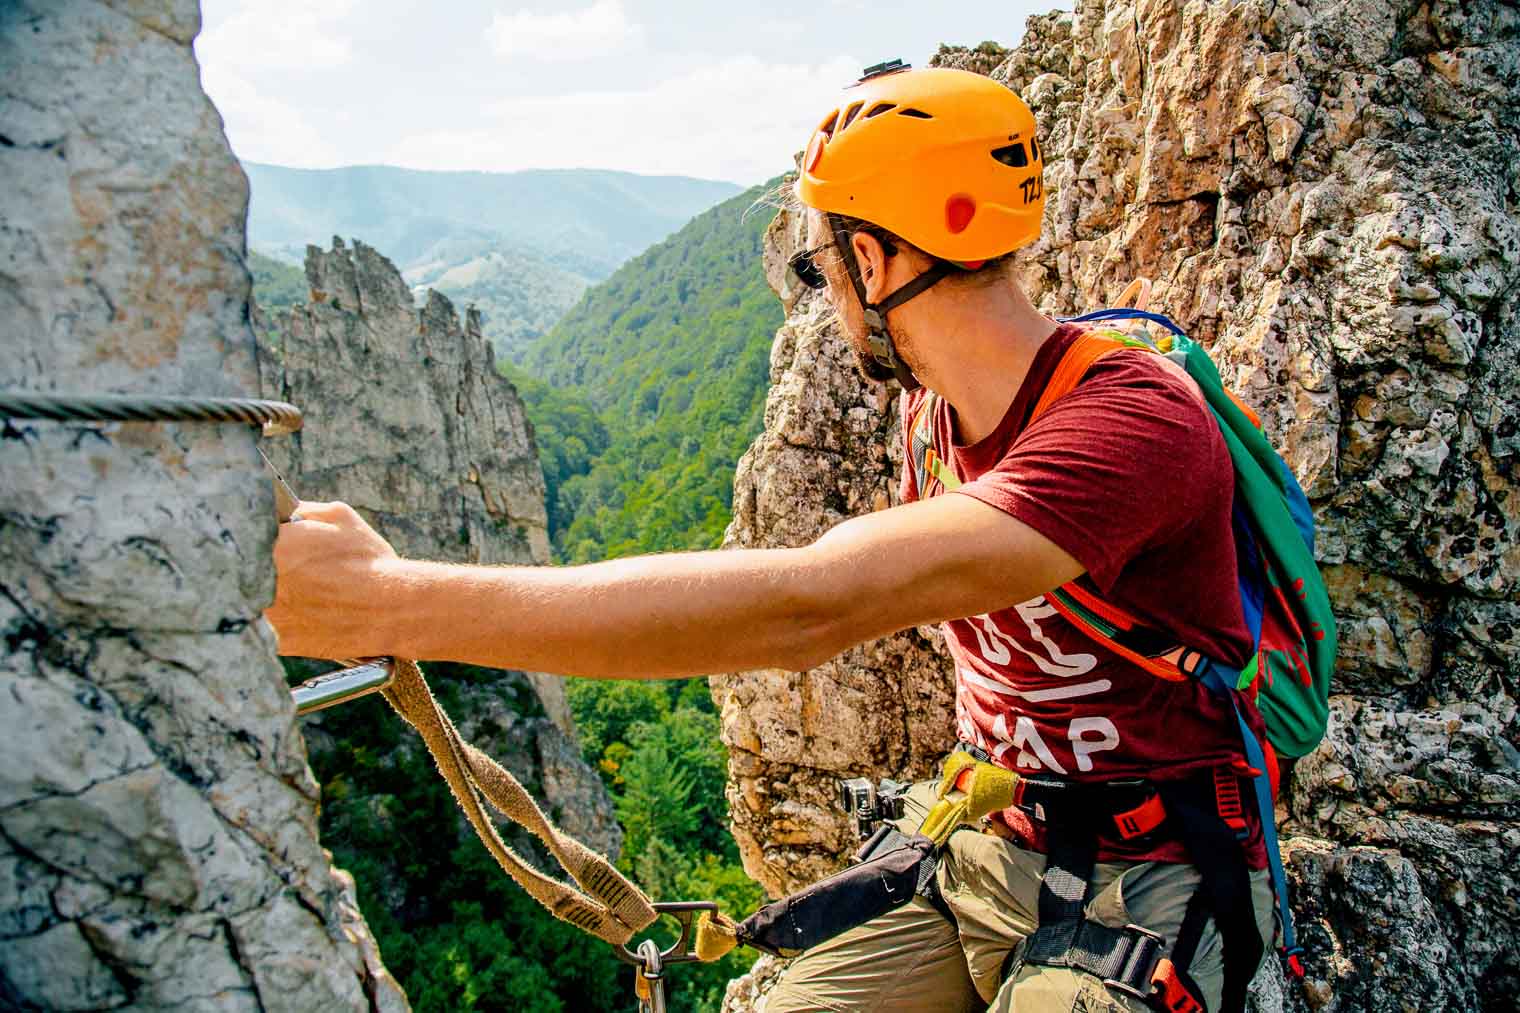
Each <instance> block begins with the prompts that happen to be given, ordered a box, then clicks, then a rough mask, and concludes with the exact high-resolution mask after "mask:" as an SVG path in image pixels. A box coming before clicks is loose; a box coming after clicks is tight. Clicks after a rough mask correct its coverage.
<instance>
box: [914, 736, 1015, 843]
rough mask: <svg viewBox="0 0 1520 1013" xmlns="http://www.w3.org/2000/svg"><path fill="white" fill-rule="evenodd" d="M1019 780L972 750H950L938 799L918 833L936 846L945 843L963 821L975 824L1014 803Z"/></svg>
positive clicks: (1013, 774) (1008, 771)
mask: <svg viewBox="0 0 1520 1013" xmlns="http://www.w3.org/2000/svg"><path fill="white" fill-rule="evenodd" d="M967 771H969V773H967ZM962 775H965V776H964V777H963V776H962ZM1018 780H1019V775H1017V774H1015V773H1014V772H1013V771H1011V770H1007V769H1005V768H1003V767H999V766H997V765H996V764H992V763H982V762H981V761H980V760H977V759H975V758H973V757H972V756H971V754H969V753H966V752H961V751H959V750H957V751H956V752H954V753H951V754H950V755H949V756H948V757H947V758H946V759H945V766H944V769H943V770H942V771H941V774H940V779H939V789H938V791H937V792H936V795H937V797H938V798H939V801H938V802H937V803H935V805H934V808H933V809H930V810H929V815H927V816H925V817H924V822H923V825H922V826H920V827H919V828H918V832H919V833H921V834H923V835H924V836H925V837H927V838H929V839H930V840H931V841H933V842H934V843H935V844H936V845H943V844H944V843H945V841H947V840H949V839H950V834H951V832H953V831H954V830H955V828H956V827H958V826H960V825H961V824H962V823H975V822H977V821H978V820H980V819H981V818H982V817H983V816H987V815H989V814H991V813H995V812H998V811H1000V810H1003V809H1007V808H1008V807H1009V806H1011V805H1013V799H1014V792H1015V785H1017V784H1018ZM957 785H959V787H957ZM952 796H956V797H952Z"/></svg>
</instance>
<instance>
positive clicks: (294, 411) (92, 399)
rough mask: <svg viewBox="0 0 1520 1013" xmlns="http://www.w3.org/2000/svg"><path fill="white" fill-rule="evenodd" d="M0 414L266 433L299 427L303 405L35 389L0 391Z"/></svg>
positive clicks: (57, 420)
mask: <svg viewBox="0 0 1520 1013" xmlns="http://www.w3.org/2000/svg"><path fill="white" fill-rule="evenodd" d="M0 417H6V418H13V419H45V420H48V421H51V422H233V423H241V424H243V425H250V426H263V427H264V435H265V436H283V435H287V434H289V433H293V432H295V431H296V430H298V429H300V428H301V423H302V418H301V409H299V408H297V407H296V406H295V405H293V404H287V403H286V402H284V401H265V400H262V399H260V398H251V397H167V396H166V397H159V396H149V395H136V394H89V395H69V394H34V393H31V392H29V391H0Z"/></svg>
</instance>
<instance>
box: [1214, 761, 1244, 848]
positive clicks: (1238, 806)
mask: <svg viewBox="0 0 1520 1013" xmlns="http://www.w3.org/2000/svg"><path fill="white" fill-rule="evenodd" d="M1214 807H1215V808H1216V809H1218V810H1219V818H1220V819H1221V820H1223V821H1224V824H1225V826H1227V827H1229V828H1230V829H1231V830H1232V831H1234V832H1235V837H1236V839H1237V840H1242V841H1243V840H1245V839H1246V838H1247V837H1249V836H1251V824H1250V823H1248V822H1247V821H1246V810H1245V804H1244V803H1243V802H1242V801H1241V798H1240V778H1239V776H1238V775H1236V773H1235V771H1234V770H1232V769H1231V768H1229V767H1215V768H1214Z"/></svg>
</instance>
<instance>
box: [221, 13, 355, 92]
mask: <svg viewBox="0 0 1520 1013" xmlns="http://www.w3.org/2000/svg"><path fill="white" fill-rule="evenodd" d="M227 6H228V5H227V4H225V3H222V4H218V8H219V10H218V14H220V13H221V10H224V9H226V7H227ZM356 20H357V18H356V16H354V0H323V2H321V3H312V2H311V0H249V2H245V3H243V4H241V5H239V6H237V7H235V8H234V9H233V12H232V13H231V14H230V16H227V18H226V20H225V21H218V22H217V23H216V24H215V25H213V26H212V27H210V28H208V29H207V30H206V31H204V32H202V33H201V35H200V37H199V38H198V39H196V40H195V52H196V55H197V57H199V58H200V61H201V65H202V66H212V65H215V66H220V67H226V68H229V69H232V70H236V71H240V72H245V76H248V77H256V76H257V72H258V71H269V70H327V69H331V68H333V67H341V66H343V65H345V64H347V63H349V62H350V61H351V60H352V59H353V55H354V54H353V46H352V44H351V43H350V41H349V39H348V37H347V36H346V35H345V34H344V32H343V28H344V27H345V26H352V25H353V24H354V22H355V21H356ZM250 71H251V72H253V73H247V72H250Z"/></svg>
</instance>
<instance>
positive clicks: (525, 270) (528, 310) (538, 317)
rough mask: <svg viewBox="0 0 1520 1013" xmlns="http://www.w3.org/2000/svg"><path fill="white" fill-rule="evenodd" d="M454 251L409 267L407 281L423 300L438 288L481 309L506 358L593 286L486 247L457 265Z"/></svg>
mask: <svg viewBox="0 0 1520 1013" xmlns="http://www.w3.org/2000/svg"><path fill="white" fill-rule="evenodd" d="M451 245H452V247H453V249H457V248H458V244H451ZM449 252H452V250H449V249H446V250H445V251H443V252H439V251H438V250H437V249H436V248H435V250H434V259H433V260H430V261H427V262H425V263H423V264H419V265H418V266H416V267H412V268H409V269H408V270H406V271H405V272H403V274H402V277H404V278H405V279H406V282H407V284H409V285H411V286H412V290H413V292H415V293H417V295H418V297H419V298H420V297H421V296H422V293H423V291H424V290H425V289H429V288H436V289H437V290H438V291H440V292H442V293H443V294H444V295H446V296H448V297H449V298H450V299H451V300H453V301H454V302H455V303H456V304H457V305H459V306H461V307H463V306H470V305H474V306H475V307H476V308H477V309H479V310H480V313H481V317H482V318H483V321H484V324H483V326H482V328H481V330H482V331H483V332H484V333H485V336H486V337H487V338H489V339H490V340H491V344H492V345H494V346H495V348H496V354H497V355H499V356H501V357H503V358H508V357H511V356H512V355H514V354H516V352H517V350H518V349H520V348H521V347H522V346H523V345H525V344H526V343H527V342H528V341H530V340H532V339H533V338H536V337H538V336H539V335H540V334H543V333H544V332H545V331H547V330H548V329H549V328H550V327H552V326H553V325H554V322H555V321H556V320H558V319H559V318H560V317H562V316H564V315H565V311H566V310H568V309H570V307H572V306H574V305H575V303H576V301H577V300H579V299H580V297H581V295H582V294H583V293H584V292H585V291H586V288H587V286H588V285H590V284H591V283H590V282H589V281H587V280H586V279H585V278H584V277H582V276H581V275H578V274H572V273H571V272H569V271H565V270H562V269H560V268H558V267H554V266H553V265H551V264H548V263H546V262H544V261H542V260H535V259H534V258H533V257H530V256H527V255H525V254H522V253H517V252H515V251H513V250H510V249H501V248H487V249H484V250H482V251H480V252H479V253H476V254H474V255H472V256H468V258H467V259H463V260H457V261H451V260H449V259H448V253H449Z"/></svg>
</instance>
